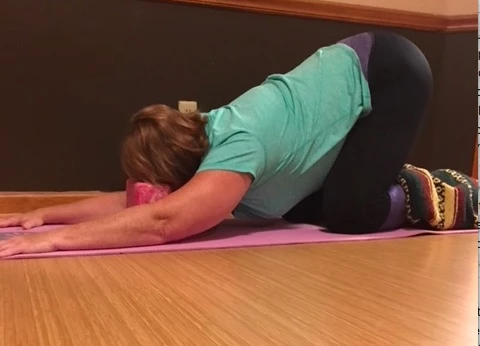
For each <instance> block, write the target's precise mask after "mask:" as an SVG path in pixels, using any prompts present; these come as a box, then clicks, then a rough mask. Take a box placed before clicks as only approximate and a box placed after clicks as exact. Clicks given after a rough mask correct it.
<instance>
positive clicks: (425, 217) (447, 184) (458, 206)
mask: <svg viewBox="0 0 480 346" xmlns="http://www.w3.org/2000/svg"><path fill="white" fill-rule="evenodd" d="M397 181H398V183H399V184H400V186H401V187H402V188H403V191H404V192H405V195H406V209H407V213H406V214H407V223H408V224H409V225H410V226H414V227H420V228H426V229H432V230H454V229H472V228H477V224H478V180H477V179H474V178H472V177H469V176H468V175H466V174H463V173H460V172H457V171H455V170H452V169H438V170H435V171H428V170H426V169H423V168H418V167H415V166H413V165H409V164H407V165H405V166H404V168H403V169H402V171H401V172H400V174H399V176H398V179H397Z"/></svg>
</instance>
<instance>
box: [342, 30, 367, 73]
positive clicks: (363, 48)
mask: <svg viewBox="0 0 480 346" xmlns="http://www.w3.org/2000/svg"><path fill="white" fill-rule="evenodd" d="M373 40H374V38H373V34H372V33H370V32H365V33H362V34H358V35H355V36H350V37H347V38H345V39H343V40H341V41H340V42H339V43H343V44H346V45H347V46H349V47H350V48H352V49H353V50H354V51H355V52H356V53H357V56H358V59H359V60H360V65H361V66H362V72H363V75H364V76H365V78H366V79H367V80H368V59H369V57H370V51H371V50H372V46H373Z"/></svg>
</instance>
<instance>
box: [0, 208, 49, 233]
mask: <svg viewBox="0 0 480 346" xmlns="http://www.w3.org/2000/svg"><path fill="white" fill-rule="evenodd" d="M44 223H45V215H44V214H43V211H42V210H41V209H38V210H35V211H31V212H28V213H24V214H15V215H11V216H8V217H6V218H4V219H0V227H17V226H19V227H22V228H23V229H31V228H35V227H40V226H43V224H44Z"/></svg>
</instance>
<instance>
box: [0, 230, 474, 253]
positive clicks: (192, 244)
mask: <svg viewBox="0 0 480 346" xmlns="http://www.w3.org/2000/svg"><path fill="white" fill-rule="evenodd" d="M58 227H61V226H43V227H39V228H36V229H33V230H30V231H24V230H22V229H21V228H18V227H11V228H0V240H4V239H7V238H10V237H14V236H16V235H21V234H25V233H28V232H44V231H48V230H52V229H55V228H58ZM475 232H477V230H476V229H471V230H458V231H439V232H435V231H428V230H420V229H399V230H395V231H390V232H381V233H374V234H365V235H345V234H334V233H328V232H326V231H325V230H324V229H322V228H320V227H317V226H312V225H292V224H281V225H277V226H271V227H240V226H220V227H217V228H215V229H213V230H210V231H208V232H205V233H203V234H200V235H198V236H195V237H192V238H189V239H186V240H183V241H181V242H177V243H171V244H163V245H154V246H139V247H131V248H118V249H100V250H78V251H55V252H49V253H37V254H22V255H16V256H12V257H10V258H12V259H14V258H17V259H18V258H42V257H62V256H92V255H109V254H128V253H147V252H163V251H186V250H205V249H224V248H239V247H255V246H271V245H288V244H307V243H329V242H352V241H365V240H381V239H397V238H406V237H413V236H417V235H422V234H439V235H440V234H441V235H445V234H457V233H475Z"/></svg>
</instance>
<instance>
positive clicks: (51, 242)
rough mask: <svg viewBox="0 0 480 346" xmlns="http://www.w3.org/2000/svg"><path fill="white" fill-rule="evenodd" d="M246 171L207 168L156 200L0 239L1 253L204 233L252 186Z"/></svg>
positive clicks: (105, 245)
mask: <svg viewBox="0 0 480 346" xmlns="http://www.w3.org/2000/svg"><path fill="white" fill-rule="evenodd" d="M251 182H252V179H251V177H250V176H249V175H246V174H241V173H235V172H227V171H206V172H202V173H199V174H197V175H196V176H195V177H194V178H192V180H191V181H190V182H189V183H187V184H186V185H185V186H184V187H182V188H181V189H179V190H178V191H176V192H174V193H172V194H171V195H169V196H168V197H166V198H165V199H163V200H160V201H158V202H156V203H152V204H148V205H141V206H136V207H132V208H128V209H125V210H123V211H120V212H118V213H115V214H112V215H110V216H107V217H104V218H100V219H97V220H93V221H89V222H85V223H81V224H77V225H73V226H68V227H64V228H60V229H57V230H53V231H50V232H46V233H37V234H29V235H25V236H20V237H15V238H11V239H9V240H6V241H3V242H0V257H6V256H10V255H15V254H19V253H32V252H48V251H55V250H77V249H100V248H118V247H131V246H142V245H157V244H163V243H166V242H171V241H175V240H180V239H184V238H186V237H189V236H192V235H195V234H198V233H202V232H204V231H206V230H208V229H210V228H212V227H214V226H216V225H218V224H219V223H220V222H222V221H223V220H224V219H226V218H228V216H229V215H230V213H231V211H232V210H233V209H234V208H235V207H236V206H237V204H238V203H239V202H240V200H241V199H242V197H243V196H244V195H245V193H246V192H247V190H248V188H249V187H250V185H251Z"/></svg>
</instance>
